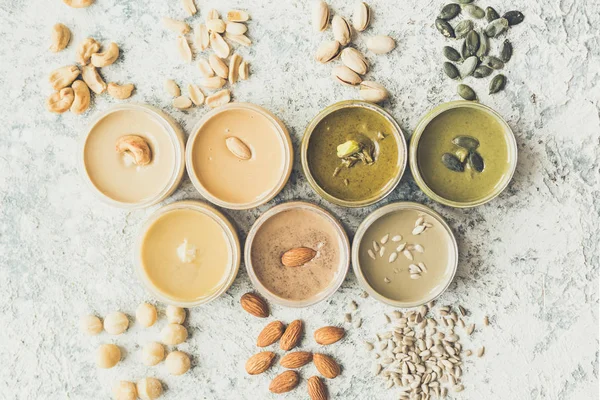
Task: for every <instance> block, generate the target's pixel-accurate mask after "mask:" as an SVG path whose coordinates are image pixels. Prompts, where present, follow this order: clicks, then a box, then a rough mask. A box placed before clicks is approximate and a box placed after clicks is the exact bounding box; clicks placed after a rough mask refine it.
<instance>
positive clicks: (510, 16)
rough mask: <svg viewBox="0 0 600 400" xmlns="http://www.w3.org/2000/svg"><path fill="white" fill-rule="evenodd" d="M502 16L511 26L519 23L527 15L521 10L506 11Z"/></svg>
mask: <svg viewBox="0 0 600 400" xmlns="http://www.w3.org/2000/svg"><path fill="white" fill-rule="evenodd" d="M502 18H504V19H506V20H507V21H508V25H509V26H513V25H518V24H520V23H521V22H523V20H524V19H525V16H524V15H523V13H522V12H521V11H516V10H515V11H508V12H506V13H505V14H504V15H503V16H502Z"/></svg>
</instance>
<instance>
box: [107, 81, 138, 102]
mask: <svg viewBox="0 0 600 400" xmlns="http://www.w3.org/2000/svg"><path fill="white" fill-rule="evenodd" d="M133 89H135V86H133V83H127V84H125V85H118V84H116V83H114V82H111V83H109V84H108V87H107V92H108V94H109V95H111V96H112V97H114V98H115V99H119V100H125V99H128V98H130V97H131V92H133Z"/></svg>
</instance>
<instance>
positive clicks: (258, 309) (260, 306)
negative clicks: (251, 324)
mask: <svg viewBox="0 0 600 400" xmlns="http://www.w3.org/2000/svg"><path fill="white" fill-rule="evenodd" d="M240 304H241V305H242V308H243V309H244V310H246V311H247V312H248V313H250V314H252V315H254V316H255V317H258V318H267V317H268V316H269V306H268V305H267V302H266V301H264V300H263V299H262V298H261V297H259V296H258V295H256V294H255V293H246V294H245V295H243V296H242V298H241V299H240Z"/></svg>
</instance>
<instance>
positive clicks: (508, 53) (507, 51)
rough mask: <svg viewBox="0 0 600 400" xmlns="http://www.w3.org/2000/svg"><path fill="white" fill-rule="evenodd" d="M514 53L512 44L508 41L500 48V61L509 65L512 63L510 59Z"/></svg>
mask: <svg viewBox="0 0 600 400" xmlns="http://www.w3.org/2000/svg"><path fill="white" fill-rule="evenodd" d="M512 53H513V48H512V44H511V43H510V42H509V41H508V39H506V40H505V41H504V42H503V43H502V47H501V48H500V59H501V60H502V61H503V62H505V63H507V62H509V61H510V59H511V57H512Z"/></svg>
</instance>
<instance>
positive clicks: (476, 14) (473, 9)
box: [463, 4, 485, 19]
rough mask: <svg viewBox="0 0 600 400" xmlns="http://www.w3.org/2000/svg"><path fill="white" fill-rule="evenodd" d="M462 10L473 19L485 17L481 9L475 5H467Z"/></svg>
mask: <svg viewBox="0 0 600 400" xmlns="http://www.w3.org/2000/svg"><path fill="white" fill-rule="evenodd" d="M463 10H465V12H466V13H467V14H469V15H470V16H471V17H473V18H475V19H481V18H483V17H485V11H483V8H481V7H478V6H476V5H475V4H467V5H466V6H463Z"/></svg>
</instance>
